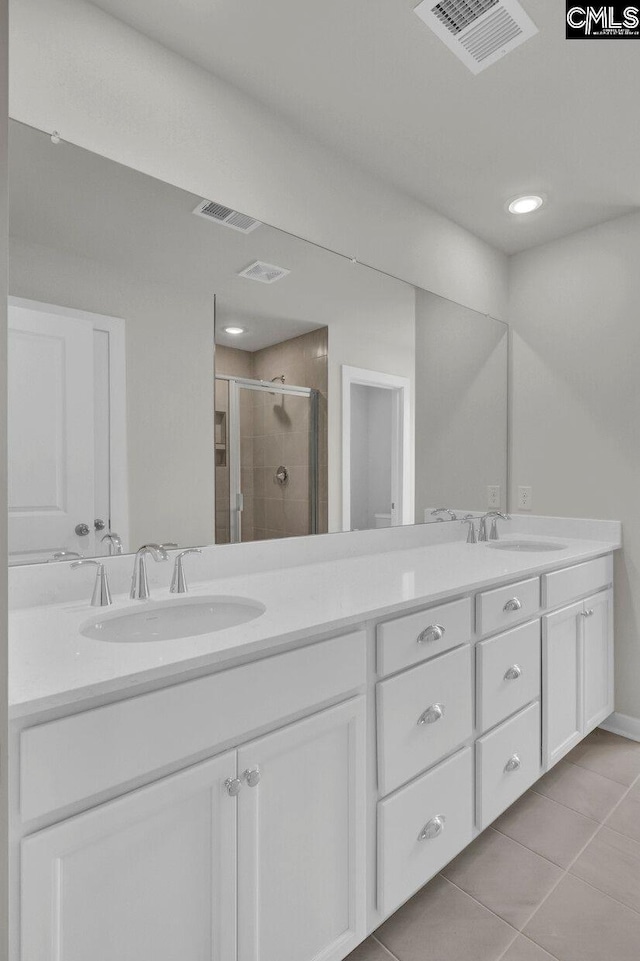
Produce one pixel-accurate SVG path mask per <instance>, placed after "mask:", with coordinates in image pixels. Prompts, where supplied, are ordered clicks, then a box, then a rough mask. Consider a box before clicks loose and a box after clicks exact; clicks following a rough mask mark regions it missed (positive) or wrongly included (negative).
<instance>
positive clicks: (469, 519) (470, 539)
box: [460, 514, 478, 544]
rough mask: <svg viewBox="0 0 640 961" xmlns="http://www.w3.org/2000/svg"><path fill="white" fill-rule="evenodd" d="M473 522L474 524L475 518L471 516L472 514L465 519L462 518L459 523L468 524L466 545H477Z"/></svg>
mask: <svg viewBox="0 0 640 961" xmlns="http://www.w3.org/2000/svg"><path fill="white" fill-rule="evenodd" d="M475 522H476V518H475V517H474V516H473V514H467V515H466V516H465V517H463V518H462V520H461V521H460V523H461V524H468V525H469V530H468V532H467V544H477V543H478V538H477V536H476V527H475Z"/></svg>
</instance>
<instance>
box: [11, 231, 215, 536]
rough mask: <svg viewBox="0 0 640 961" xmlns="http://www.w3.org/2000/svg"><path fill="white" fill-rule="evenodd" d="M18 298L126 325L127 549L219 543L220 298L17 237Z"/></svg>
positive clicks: (14, 282) (14, 289) (14, 274)
mask: <svg viewBox="0 0 640 961" xmlns="http://www.w3.org/2000/svg"><path fill="white" fill-rule="evenodd" d="M132 269H133V270H135V265H132ZM9 292H10V293H11V294H12V295H13V296H15V297H25V298H27V299H29V300H38V301H41V302H44V303H50V304H56V305H57V306H61V307H73V308H75V309H77V310H87V311H91V312H93V313H98V314H106V315H108V316H115V317H122V318H123V319H124V321H125V328H126V355H127V357H126V360H127V431H128V436H127V441H128V468H129V518H130V530H129V539H128V549H129V550H131V549H133V550H136V549H137V547H139V546H140V545H141V544H145V543H148V542H149V541H152V542H153V541H159V542H162V541H165V542H170V541H173V542H175V543H178V544H180V545H181V546H185V545H190V544H211V543H213V540H214V536H213V535H214V514H215V503H214V446H213V423H212V411H213V406H214V404H213V296H211V297H210V298H208V299H207V298H205V297H203V296H201V295H198V294H196V293H191V292H189V291H185V290H181V289H177V288H175V287H170V286H166V285H161V284H151V283H149V282H148V281H145V280H144V279H142V278H140V277H139V276H136V274H135V273H132V274H127V273H125V272H124V271H123V270H119V269H117V268H115V267H113V266H110V265H107V264H104V263H97V262H95V261H91V260H88V259H85V258H81V257H78V256H76V255H74V254H72V253H70V252H68V251H65V250H62V249H55V250H54V249H53V248H50V247H44V246H40V245H37V244H31V243H26V242H25V241H22V240H19V239H17V238H14V237H12V238H11V248H10V270H9ZM176 385H180V389H179V390H176ZM118 533H121V534H123V533H124V532H122V531H119V532H118Z"/></svg>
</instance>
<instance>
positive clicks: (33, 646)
mask: <svg viewBox="0 0 640 961" xmlns="http://www.w3.org/2000/svg"><path fill="white" fill-rule="evenodd" d="M507 539H508V538H505V540H507ZM518 539H519V540H522V539H523V538H522V535H520V536H519V537H518ZM531 539H535V540H544V539H547V540H549V541H554V540H555V541H558V540H561V541H562V543H563V544H565V545H566V547H565V549H563V550H556V551H548V552H547V551H545V552H540V553H539V552H535V553H528V552H515V551H514V552H511V551H502V550H494V549H492V548H490V547H489V546H488V545H486V544H466V543H464V542H460V541H457V540H456V541H454V542H451V543H439V544H434V545H430V546H422V547H414V548H412V549H408V550H390V551H388V552H384V553H375V554H369V555H363V556H356V557H348V558H344V559H338V560H336V559H332V560H330V561H324V562H321V563H314V564H305V565H301V566H296V567H290V568H284V569H278V570H272V571H266V572H265V571H262V572H255V573H250V574H247V575H244V576H233V577H227V578H221V577H217V578H216V579H215V580H211V581H200V582H198V583H194V584H193V585H192V587H191V590H190V592H189V596H191V597H198V596H209V595H216V594H217V595H226V596H238V597H247V598H253V599H255V600H258V601H261V602H262V603H263V604H264V605H265V606H266V611H265V613H264V614H262V615H261V616H260V617H258V618H256V619H254V620H252V621H249V622H247V623H245V624H241V625H239V626H237V627H233V628H230V629H227V630H223V631H218V632H216V633H212V634H205V635H200V636H198V637H186V638H181V639H179V640H171V641H151V642H134V643H132V642H128V643H109V642H105V641H97V640H91V639H89V638H86V637H84V636H82V635H81V634H80V632H79V628H80V627H81V625H82V624H84V623H85V622H86V621H89V620H90V619H92V618H95V617H96V616H98V617H99V616H100V615H101V614H111V613H113V612H116V611H125V610H127V609H131V610H135V609H139V608H140V605H141V604H144V603H145V602H144V601H131V600H129V599H128V597H126V596H124V595H120V596H116V597H114V603H113V606H112V607H110V608H105V609H96V608H92V607H91V606H90V604H89V597H88V596H87V598H86V599H85V600H83V601H75V600H74V601H67V602H66V603H58V604H51V605H45V606H36V607H32V608H21V609H17V610H14V611H12V612H10V616H9V641H10V647H9V657H10V672H9V710H10V716H11V717H14V718H17V717H22V716H25V715H29V714H33V713H36V712H40V711H44V710H48V709H50V708H59V707H61V706H64V705H72V704H75V703H77V702H79V701H84V700H87V699H91V698H96V697H99V696H104V695H108V694H113V693H114V692H117V691H123V690H126V689H128V688H130V687H134V686H138V685H140V684H144V683H147V682H152V681H156V680H158V679H161V678H170V677H179V676H180V674H182V673H184V672H187V671H193V670H194V669H201V668H206V667H207V666H214V665H217V664H220V663H222V662H225V661H230V660H232V659H236V658H238V657H244V656H247V655H252V654H259V653H266V652H268V651H269V650H270V649H272V648H275V647H276V646H281V645H282V644H286V643H290V642H294V641H304V640H306V639H307V638H309V637H312V636H314V635H317V634H319V633H321V632H330V631H333V630H336V629H340V628H343V627H345V628H346V627H349V626H352V625H356V624H358V623H361V622H362V621H364V620H365V619H369V618H372V617H380V616H386V615H390V614H394V613H398V612H401V611H403V610H405V609H410V608H413V607H417V606H419V605H422V604H428V603H433V602H436V601H439V600H441V599H443V598H447V597H452V596H455V595H459V594H462V593H467V592H470V591H475V590H478V589H481V588H483V587H486V586H487V585H493V586H495V585H496V584H500V583H502V582H508V581H513V580H516V579H518V578H522V577H525V576H527V575H530V574H538V573H542V572H544V571H549V570H553V569H555V568H559V567H566V566H569V565H571V564H575V563H579V562H580V561H585V560H588V559H589V558H592V557H597V556H599V555H602V554H606V553H609V552H611V551H614V550H616V549H617V548H619V547H620V543H619V541H617V542H615V541H613V540H612V541H607V540H577V539H574V538H571V539H569V538H566V537H563V536H562V537H555V538H541V537H539V536H535V537H533V538H531ZM171 596H172V595H170V594H169V592H168V590H167V589H166V588H161V589H156V590H153V589H152V599H153V600H157V601H159V600H168V599H170V598H171ZM176 600H178V599H176Z"/></svg>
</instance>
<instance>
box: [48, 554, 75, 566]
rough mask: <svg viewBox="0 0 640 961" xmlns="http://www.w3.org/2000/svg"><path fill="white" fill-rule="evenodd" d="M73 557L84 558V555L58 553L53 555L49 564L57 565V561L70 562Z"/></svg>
mask: <svg viewBox="0 0 640 961" xmlns="http://www.w3.org/2000/svg"><path fill="white" fill-rule="evenodd" d="M72 557H84V554H79V553H78V551H56V552H55V554H52V555H51V557H50V558H49V560H48V561H47V564H55V563H56V561H68V560H71V558H72Z"/></svg>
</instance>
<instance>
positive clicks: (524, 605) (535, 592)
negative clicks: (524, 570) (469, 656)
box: [476, 577, 540, 634]
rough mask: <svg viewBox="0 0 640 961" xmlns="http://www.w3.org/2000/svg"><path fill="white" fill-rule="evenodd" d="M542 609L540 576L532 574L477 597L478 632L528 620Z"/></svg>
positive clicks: (486, 631)
mask: <svg viewBox="0 0 640 961" xmlns="http://www.w3.org/2000/svg"><path fill="white" fill-rule="evenodd" d="M539 610H540V578H539V577H531V578H529V580H526V581H518V583H517V584H507V586H506V587H498V588H496V590H494V591H484V592H483V593H482V594H478V596H477V597H476V629H477V631H478V634H491V633H493V631H499V630H500V629H501V628H504V627H510V626H511V625H512V624H517V623H518V621H525V620H527V619H528V618H530V617H533V615H534V614H537V613H538V611H539Z"/></svg>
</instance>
